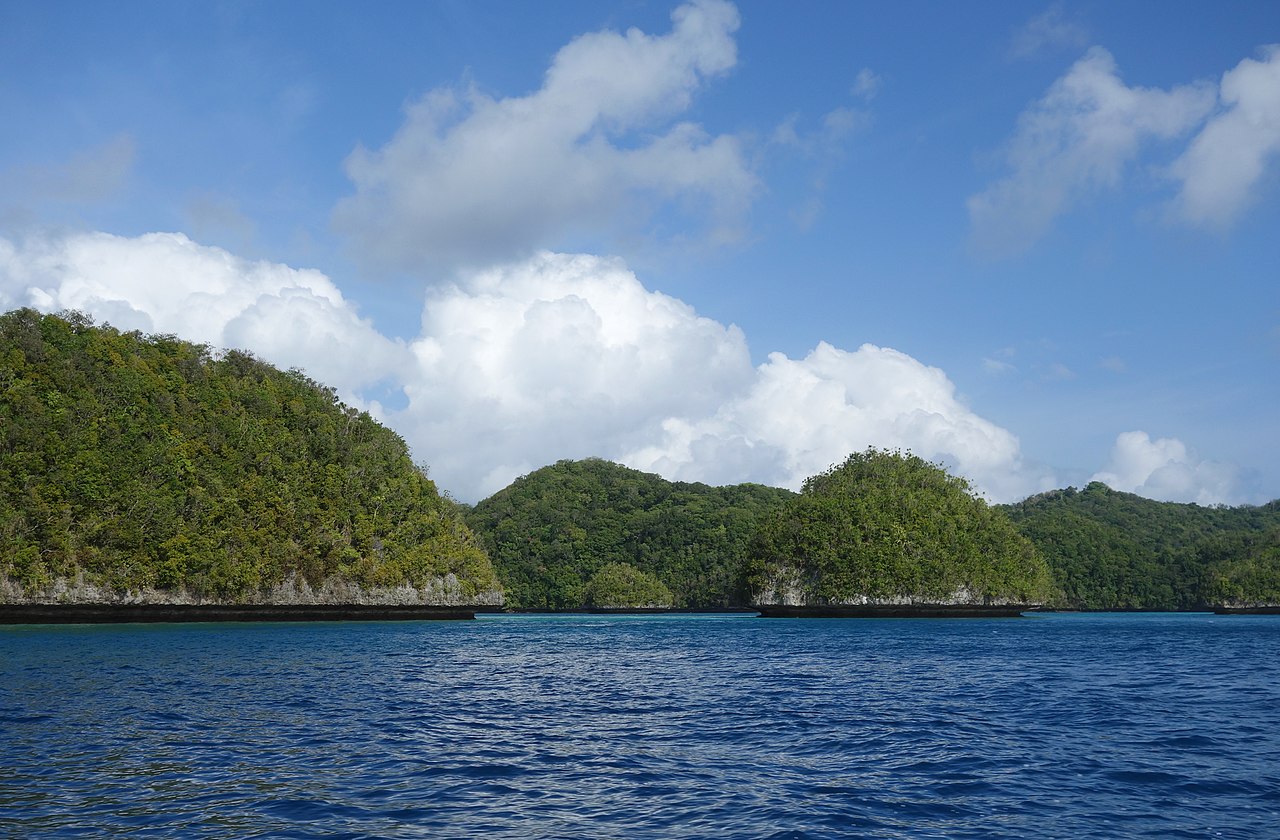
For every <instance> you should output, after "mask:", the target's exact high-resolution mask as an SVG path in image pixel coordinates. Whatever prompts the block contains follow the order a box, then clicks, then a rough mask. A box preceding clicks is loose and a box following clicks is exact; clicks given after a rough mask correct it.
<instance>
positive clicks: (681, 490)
mask: <svg viewBox="0 0 1280 840" xmlns="http://www.w3.org/2000/svg"><path fill="white" fill-rule="evenodd" d="M504 590H505V604H506V606H507V607H508V608H512V609H522V610H618V609H734V608H738V609H745V608H758V609H760V610H762V611H764V612H766V613H773V614H805V615H813V614H845V615H852V614H879V615H896V614H911V615H932V614H938V615H966V614H994V613H997V612H1000V611H1004V612H1008V613H1013V612H1018V611H1020V610H1022V609H1025V608H1027V607H1028V606H1031V605H1044V606H1045V607H1048V608H1054V609H1075V610H1179V609H1206V608H1211V607H1219V608H1229V609H1237V610H1249V609H1265V608H1273V607H1275V606H1276V605H1278V604H1280V501H1276V502H1271V503H1269V504H1267V505H1262V506H1257V507H1255V506H1241V507H1234V508H1228V507H1201V506H1198V505H1191V504H1174V503H1167V502H1154V501H1151V500H1149V499H1144V498H1141V497H1138V496H1134V495H1131V494H1126V493H1118V492H1115V491H1113V490H1110V489H1109V488H1107V487H1106V486H1104V485H1102V484H1097V483H1094V484H1090V485H1089V486H1087V487H1085V488H1084V489H1082V490H1077V489H1075V488H1067V489H1065V490H1056V491H1052V492H1049V493H1043V494H1040V495H1037V496H1034V497H1032V498H1029V499H1026V500H1024V501H1022V502H1019V503H1016V504H1012V505H994V506H993V505H988V504H986V503H985V502H984V501H983V500H982V499H980V498H979V497H978V496H977V495H976V494H974V493H973V492H972V490H971V489H970V487H969V486H968V484H967V483H966V482H965V481H964V480H963V479H962V478H959V477H957V476H953V475H950V474H948V473H947V472H946V471H945V469H944V468H943V467H941V466H940V465H937V464H931V463H928V462H926V461H924V460H922V459H920V458H918V457H916V456H914V455H911V454H910V453H900V452H882V451H878V450H874V449H868V450H866V451H865V452H861V453H855V454H853V455H851V456H850V457H849V458H848V459H847V460H845V461H844V462H843V463H841V464H837V465H835V466H833V467H832V468H831V469H829V470H827V471H826V472H823V473H820V474H818V475H815V476H813V477H811V478H810V479H808V480H807V481H806V482H805V483H804V486H803V488H802V490H801V492H800V493H792V492H790V491H787V490H782V489H778V488H773V487H765V486H762V485H758V484H739V485H733V486H727V487H711V486H708V485H705V484H696V483H684V482H672V481H667V480H665V479H663V478H661V477H660V476H657V475H652V474H648V473H643V472H640V471H637V470H633V469H629V468H627V467H624V466H621V465H619V464H614V463H610V462H608V461H604V460H600V459H595V458H592V459H586V460H579V461H560V462H557V463H555V464H553V465H550V466H547V467H544V468H542V469H539V470H536V471H534V472H532V473H530V474H529V475H526V476H523V477H521V478H519V479H517V480H516V481H515V482H513V483H512V484H511V485H510V486H508V487H507V488H505V489H503V490H501V491H499V492H498V493H496V494H494V495H493V496H491V497H489V498H488V499H485V500H483V501H481V502H479V503H478V504H476V505H475V506H474V507H470V506H467V505H463V504H458V503H456V502H453V501H451V500H450V499H448V498H447V497H446V496H444V495H442V494H441V493H439V492H438V491H437V488H436V486H435V484H434V483H433V482H432V481H431V480H430V478H428V476H427V472H426V469H425V468H424V467H420V466H417V465H415V464H414V463H413V461H412V459H411V457H410V454H409V451H408V449H407V447H406V445H405V442H404V441H403V440H402V439H401V438H400V437H399V436H398V435H396V434H395V433H394V432H392V431H391V430H389V429H387V428H385V427H383V426H381V425H380V424H379V423H377V422H376V421H375V420H374V419H373V418H372V417H370V416H369V415H368V414H366V413H364V412H361V411H358V410H356V409H354V408H352V407H349V406H346V405H344V404H342V403H341V402H340V401H339V400H338V399H337V397H336V395H335V392H334V391H333V389H331V388H327V387H325V386H323V385H321V384H319V383H317V382H314V381H312V380H311V379H309V378H308V377H307V376H306V375H305V374H303V373H302V372H300V371H296V370H294V371H281V370H278V369H276V368H273V367H272V366H270V365H268V364H265V363H264V362H261V361H259V360H258V359H256V358H254V357H253V356H252V355H251V354H250V353H248V352H244V351H238V350H227V351H214V350H211V349H210V348H209V347H207V346H204V345H199V344H192V343H189V342H185V341H182V340H180V339H178V338H177V337H174V336H168V335H158V336H157V335H151V336H148V335H142V334H140V333H138V332H121V331H119V330H116V329H114V328H112V327H110V326H105V325H104V326H98V325H95V324H94V323H93V322H92V321H90V320H89V319H88V318H86V317H84V316H82V315H78V314H75V313H67V314H63V315H41V314H40V313H37V312H35V311H33V310H30V309H23V310H17V311H14V312H10V313H8V314H5V315H3V316H0V619H4V620H17V618H21V617H22V616H24V615H26V616H33V615H35V616H39V617H40V620H46V619H47V620H59V619H58V618H57V616H61V617H62V618H63V619H65V620H75V619H74V616H76V615H78V614H83V615H85V616H88V618H86V619H85V620H89V619H91V618H92V617H93V616H95V615H100V614H101V611H100V610H99V611H98V612H95V610H97V609H98V608H99V607H103V608H107V607H109V608H110V609H112V610H114V611H115V612H114V613H112V614H113V615H116V616H117V617H118V618H121V619H123V618H130V617H131V616H132V617H135V618H136V617H139V616H141V617H142V618H143V619H145V618H146V615H148V613H146V612H145V611H146V609H148V608H150V607H154V606H161V607H169V608H173V609H178V608H181V609H185V610H188V613H187V617H188V618H191V617H200V618H227V617H236V615H246V614H247V615H254V614H257V615H264V614H268V613H265V612H263V611H264V610H266V609H268V608H270V609H272V610H276V612H274V613H269V614H270V615H271V616H273V617H280V618H300V619H301V618H307V619H310V618H330V617H349V616H350V615H352V614H353V611H356V612H360V611H363V613H361V617H383V618H407V617H423V616H424V613H423V610H424V609H427V608H435V609H442V610H443V609H454V610H456V609H459V608H461V609H463V610H464V611H465V610H469V609H472V608H497V607H498V606H499V605H502V604H503V603H504ZM247 607H255V608H258V609H259V612H258V613H252V612H250V613H244V612H243V609H244V608H247ZM24 610H25V612H24ZM33 610H34V612H33ZM40 610H43V612H40ZM228 610H229V611H230V612H227V611H228ZM236 610H242V612H240V613H236V612H235V611H236ZM415 610H417V611H416V612H415ZM77 611H79V612H77ZM151 615H154V613H151ZM68 617H70V618H68ZM130 620H132V618H130Z"/></svg>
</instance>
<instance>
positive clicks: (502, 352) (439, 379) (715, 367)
mask: <svg viewBox="0 0 1280 840" xmlns="http://www.w3.org/2000/svg"><path fill="white" fill-rule="evenodd" d="M21 305H33V306H35V307H37V308H39V309H42V310H45V311H56V310H60V309H67V308H72V309H79V310H81V311H84V312H86V313H87V314H89V315H92V316H93V317H95V318H97V319H98V320H106V321H109V322H111V323H112V324H114V325H115V326H117V327H120V328H122V329H140V330H143V331H147V332H172V333H176V334H177V335H179V336H181V337H183V338H186V339H188V340H195V341H202V342H207V343H209V344H211V345H213V346H214V347H216V348H221V347H240V348H244V349H249V350H251V351H252V352H254V353H255V354H257V355H259V356H260V357H261V358H263V359H266V360H267V361H270V362H272V363H274V364H276V365H279V366H284V367H289V366H297V367H300V368H302V369H304V370H306V371H307V372H308V373H309V374H310V375H311V376H312V377H314V378H316V379H318V380H320V381H322V382H325V383H326V384H331V385H334V386H335V387H337V388H338V390H339V393H340V394H341V395H342V397H343V398H344V399H346V400H347V401H348V402H352V403H355V404H357V405H364V406H366V407H370V408H371V409H373V410H374V411H375V413H377V414H379V416H381V417H382V418H383V419H384V420H385V421H386V422H388V423H389V424H390V425H391V426H392V427H393V428H395V429H396V430H397V431H399V432H400V433H401V434H402V435H404V436H405V438H406V439H407V440H408V441H409V443H410V445H411V446H412V447H413V450H414V453H415V456H416V457H418V458H420V459H422V460H424V461H426V462H427V463H429V464H430V465H431V468H432V475H433V476H434V477H435V478H436V480H437V481H438V482H439V483H440V485H441V486H442V487H444V488H446V489H448V490H450V491H451V492H454V493H456V494H457V495H458V496H459V497H461V498H464V499H467V500H477V499H479V498H481V497H483V496H485V495H488V494H489V493H492V492H494V491H495V490H498V489H500V488H501V487H503V486H505V485H506V484H508V483H509V482H510V481H511V480H512V479H514V478H516V477H517V476H519V475H521V474H523V473H526V472H529V471H530V470H533V469H536V468H538V467H540V466H543V465H544V464H547V463H551V462H553V461H555V460H557V459H560V458H576V457H585V456H590V455H598V456H602V457H606V458H611V459H614V460H619V461H622V462H624V463H628V464H630V465H632V466H635V467H639V468H643V469H649V470H656V471H658V472H660V473H662V474H664V475H666V476H668V477H670V478H679V479H689V480H699V481H707V482H713V483H736V482H740V481H757V482H761V483H765V484H775V485H785V486H790V487H797V486H798V485H799V484H800V482H801V481H802V480H803V479H804V478H805V477H806V476H808V475H810V474H812V473H814V472H817V471H820V470H822V469H825V468H826V467H827V466H829V465H830V464H832V463H834V462H836V461H839V460H841V459H843V458H844V457H845V456H847V455H848V454H849V453H850V452H853V451H857V450H861V449H864V448H866V447H867V446H878V447H886V448H903V449H910V450H912V451H913V452H915V453H917V454H919V455H921V456H923V457H926V458H930V459H934V460H939V461H943V462H945V463H946V464H947V465H948V466H949V467H950V468H952V469H954V470H956V471H958V472H960V473H961V474H963V475H965V476H967V477H968V478H970V479H971V480H973V481H974V482H975V484H976V485H977V486H978V487H979V488H980V489H981V490H983V491H984V492H986V493H987V494H988V495H989V496H990V497H991V498H993V499H996V500H1009V499H1014V498H1018V497H1020V496H1023V495H1026V494H1028V493H1031V492H1035V491H1037V490H1041V489H1046V488H1047V487H1050V486H1052V477H1051V476H1048V475H1046V474H1044V473H1043V472H1042V471H1040V470H1038V469H1036V468H1035V467H1034V466H1033V465H1029V464H1027V463H1025V462H1024V460H1023V459H1022V457H1021V455H1020V453H1019V448H1018V441H1017V439H1016V438H1015V437H1014V436H1013V435H1012V434H1011V433H1009V432H1008V431H1007V430H1005V429H1002V428H1000V427H999V426H996V425H995V424H993V423H991V422H990V421H988V420H985V419H983V418H982V417H980V416H978V415H977V414H975V413H974V412H973V411H972V410H970V409H969V408H968V407H967V406H965V405H964V403H963V402H962V401H961V400H960V399H959V397H958V396H957V394H956V390H955V386H954V384H953V383H952V382H951V381H950V380H949V379H948V378H947V376H946V374H945V373H943V372H942V371H941V370H939V369H937V368H932V367H928V366H926V365H923V364H921V363H920V362H918V361H916V360H915V359H913V358H911V357H910V356H908V355H906V354H904V353H900V352H898V351H896V350H892V349H889V348H882V347H874V346H871V345H865V346H863V347H861V348H859V349H858V350H856V351H852V352H849V351H845V350H841V349H838V348H836V347H832V346H831V345H828V344H825V343H824V344H819V345H818V347H817V348H816V349H815V350H814V351H813V352H812V353H810V354H809V355H808V356H806V357H805V358H803V359H791V358H788V357H787V356H785V355H783V354H780V353H775V354H772V355H771V356H770V357H769V358H768V360H767V361H766V362H765V363H764V364H762V365H760V366H759V367H753V365H752V362H751V356H750V353H749V351H748V348H747V342H746V338H745V336H743V334H742V332H741V330H739V329H738V328H737V327H735V326H731V325H730V326H726V325H724V324H721V323H719V322H717V321H715V320H712V319H710V318H706V317H703V316H700V315H699V314H698V313H697V312H696V311H695V310H694V309H693V308H692V307H690V306H689V305H688V304H686V303H684V302H682V301H680V300H677V299H675V298H672V297H670V296H668V295H664V294H662V293H660V292H656V291H652V290H650V289H647V288H645V286H644V285H643V284H642V283H641V282H640V280H639V279H638V278H637V277H636V276H635V275H634V274H633V273H632V272H631V271H630V270H629V269H628V268H627V267H626V266H625V265H624V264H623V263H622V262H620V261H618V260H610V259H603V258H599V257H593V256H585V255H572V254H555V253H549V252H542V253H539V254H536V255H534V256H533V257H531V258H529V259H525V260H520V261H516V262H513V263H510V264H507V265H505V266H501V267H496V268H490V269H486V270H483V271H472V272H469V273H466V274H465V275H463V279H461V280H460V281H459V282H458V283H457V284H454V285H450V286H442V287H436V288H434V289H432V290H430V291H429V292H428V295H427V298H426V302H425V306H424V309H423V319H422V329H421V332H420V334H419V335H418V336H417V337H416V338H415V339H414V340H412V341H411V342H408V343H402V342H399V341H393V340H391V339H388V338H386V337H385V336H383V335H381V334H379V333H378V332H377V331H376V330H375V329H374V328H373V326H372V325H371V324H369V323H368V322H367V321H365V320H363V319H361V318H360V317H359V316H358V314H357V313H356V311H355V310H354V308H353V307H352V306H351V304H350V303H349V302H347V301H346V300H345V299H344V298H343V297H342V295H341V294H340V293H339V292H338V290H337V289H336V288H335V287H334V286H333V284H332V282H331V281H330V280H329V279H328V278H327V277H325V276H324V275H323V274H320V273H319V272H316V271H308V270H299V269H294V268H291V267H289V266H284V265H279V264H275V263H267V262H251V261H248V260H243V259H240V258H238V257H236V256H234V255H232V254H229V253H228V252H226V251H223V250H221V249H219V248H210V247H206V246H201V245H198V244H196V243H194V242H192V241H191V240H189V239H187V238H186V237H185V236H181V235H178V234H148V235H146V236H142V237H138V238H135V239H126V238H122V237H115V236H109V235H106V234H80V235H72V236H66V237H62V238H60V239H54V238H46V239H41V240H33V241H26V242H22V243H14V242H10V241H8V240H5V239H0V306H3V307H4V308H6V309H7V308H10V307H13V306H21ZM385 387H390V388H393V389H403V392H404V395H405V397H406V404H405V405H404V407H403V408H397V409H390V408H386V407H384V406H381V405H378V404H377V403H372V402H371V401H370V400H369V399H368V398H367V395H368V394H369V393H370V392H371V389H375V388H385Z"/></svg>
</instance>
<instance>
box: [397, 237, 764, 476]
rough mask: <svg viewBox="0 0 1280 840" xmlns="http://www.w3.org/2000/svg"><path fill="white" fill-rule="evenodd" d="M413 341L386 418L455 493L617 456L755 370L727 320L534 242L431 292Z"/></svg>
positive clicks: (609, 263)
mask: <svg viewBox="0 0 1280 840" xmlns="http://www.w3.org/2000/svg"><path fill="white" fill-rule="evenodd" d="M413 350H414V353H415V356H416V360H417V365H416V368H415V370H414V372H413V373H412V374H411V377H412V379H411V381H410V382H409V383H407V384H406V388H405V390H406V393H407V394H408V396H409V406H408V407H407V408H406V409H405V410H404V411H403V412H399V413H397V414H395V415H394V416H393V417H392V418H391V420H392V422H393V423H394V424H395V425H396V426H397V428H398V429H400V430H401V431H402V433H404V434H405V435H406V436H407V437H408V438H409V439H410V440H411V441H415V442H416V444H417V449H418V451H419V452H420V453H421V455H422V457H425V458H427V460H429V461H430V463H431V465H432V474H433V475H434V476H436V477H437V479H438V480H439V481H441V483H442V484H443V486H445V487H448V488H449V489H451V490H452V491H454V492H456V493H458V494H459V495H460V496H462V497H463V498H478V497H479V496H482V495H487V494H488V493H492V492H493V491H495V490H498V489H500V488H501V487H503V486H505V485H506V484H507V483H509V482H510V481H511V480H512V479H514V478H516V477H517V476H519V475H521V474H522V473H525V472H528V471H530V470H533V469H536V468H537V467H540V466H543V465H544V464H548V463H551V462H553V461H555V460H557V459H559V458H574V457H585V456H590V455H600V456H604V457H614V458H616V457H618V455H619V454H620V453H621V452H623V451H625V450H626V449H628V448H630V447H633V446H636V445H639V444H640V443H642V442H643V441H645V440H647V439H649V438H650V437H651V436H653V435H654V434H656V433H657V432H658V430H659V429H660V427H661V423H662V422H663V420H664V419H665V418H667V417H670V416H672V415H679V414H684V413H692V414H694V415H701V414H703V413H706V412H710V411H714V410H715V408H716V406H717V405H719V404H720V403H721V402H722V401H723V400H725V399H727V398H729V397H730V396H731V395H732V394H734V393H736V392H737V391H739V390H740V389H742V388H743V387H745V385H746V384H747V383H748V382H749V381H750V379H751V376H752V368H751V361H750V356H749V354H748V352H747V345H746V340H745V339H744V337H743V335H742V332H741V331H740V330H738V329H737V327H732V326H730V327H725V326H724V325H722V324H720V323H718V322H716V321H712V320H711V319H708V318H703V317H699V316H698V315H697V313H696V312H694V310H693V309H692V308H691V307H690V306H688V305H687V304H685V303H683V302H681V301H679V300H676V299H675V298H671V297H668V296H666V295H663V294H660V293H658V292H651V291H649V290H647V289H645V288H644V286H642V285H641V284H640V282H639V281H638V280H637V279H636V277H635V275H633V274H632V273H631V272H630V271H628V270H627V269H626V267H625V266H624V265H622V264H621V263H620V262H617V261H614V260H606V259H601V258H598V257H591V256H582V255H565V254H551V253H541V254H538V255H536V256H535V257H533V258H532V259H530V260H527V261H524V262H520V263H516V264H513V265H509V266H506V267H501V268H495V269H489V270H486V271H482V272H476V273H473V274H471V275H470V276H469V277H468V278H467V279H466V281H465V282H464V283H463V284H461V285H458V286H452V287H448V288H443V289H437V290H434V291H432V292H431V293H430V294H429V295H428V298H427V302H426V307H425V309H424V315H423V329H422V335H421V337H420V338H419V339H418V340H417V341H416V342H415V343H414V345H413Z"/></svg>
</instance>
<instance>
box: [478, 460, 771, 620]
mask: <svg viewBox="0 0 1280 840" xmlns="http://www.w3.org/2000/svg"><path fill="white" fill-rule="evenodd" d="M791 495H793V494H791V493H789V492H788V491H786V490H779V489H777V488H772V487H763V486H760V485H757V484H739V485H735V486H731V487H709V486H707V485H705V484H686V483H682V482H670V481H666V480H665V479H662V478H660V477H658V476H656V475H651V474H648V473H643V472H640V471H638V470H632V469H628V468H626V467H623V466H620V465H618V464H613V463H610V462H608V461H603V460H600V459H598V458H592V459H587V460H582V461H560V462H558V463H556V464H553V465H551V466H548V467H543V468H542V469H540V470H537V471H535V472H533V473H530V474H529V475H526V476H524V477H522V478H519V479H517V480H516V481H515V482H513V483H512V484H511V485H510V486H509V487H507V488H505V489H503V490H501V491H499V492H498V493H495V494H494V495H493V496H491V497H489V498H488V499H485V500H484V501H482V502H480V503H479V504H478V505H476V507H475V509H474V510H473V511H472V512H471V513H470V514H469V515H468V522H469V523H470V525H471V527H472V528H473V529H474V530H475V532H476V533H477V534H479V535H480V537H481V539H482V540H483V541H484V544H485V546H486V548H487V549H488V552H489V556H490V557H491V558H493V562H494V565H495V566H496V567H497V569H498V574H499V576H500V577H501V579H502V582H503V584H504V587H505V588H506V594H507V600H508V603H509V604H511V605H512V606H517V607H523V608H536V609H572V608H578V607H582V606H585V605H587V604H588V601H589V593H588V591H587V586H588V583H589V582H590V581H591V580H592V577H593V576H594V575H595V574H596V573H597V572H598V571H599V570H600V569H602V568H603V567H604V566H606V565H608V564H613V563H620V564H627V565H630V566H632V567H634V568H635V569H638V570H640V571H642V572H645V573H647V574H649V575H652V576H654V577H655V578H656V579H657V580H659V581H660V582H661V583H662V584H663V585H665V586H666V587H668V588H669V589H670V591H671V592H672V593H674V595H673V603H674V604H675V605H676V606H680V607H721V606H733V605H741V604H744V603H745V602H746V597H745V593H744V592H743V590H742V564H743V562H744V560H745V557H746V550H747V542H748V540H749V539H750V535H751V532H752V531H753V530H754V528H755V525H756V521H757V519H758V518H759V517H760V516H761V515H762V514H764V513H766V512H768V511H770V510H772V509H774V508H776V507H777V506H778V505H780V504H781V503H782V502H783V501H784V500H785V499H786V498H788V497H790V496H791Z"/></svg>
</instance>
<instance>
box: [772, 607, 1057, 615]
mask: <svg viewBox="0 0 1280 840" xmlns="http://www.w3.org/2000/svg"><path fill="white" fill-rule="evenodd" d="M755 609H757V610H758V611H759V612H760V615H761V616H763V617H764V618H1017V617H1019V616H1021V615H1022V614H1023V613H1024V612H1026V611H1027V610H1030V609H1032V607H1031V605H1028V604H992V605H988V604H809V605H803V606H801V605H791V604H759V605H757V606H756V608H755Z"/></svg>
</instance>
